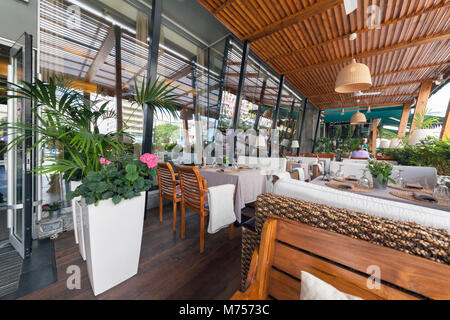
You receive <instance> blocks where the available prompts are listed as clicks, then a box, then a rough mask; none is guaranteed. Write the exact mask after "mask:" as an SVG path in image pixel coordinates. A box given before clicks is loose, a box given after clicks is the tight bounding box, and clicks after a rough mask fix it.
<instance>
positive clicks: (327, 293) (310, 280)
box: [300, 271, 363, 300]
mask: <svg viewBox="0 0 450 320" xmlns="http://www.w3.org/2000/svg"><path fill="white" fill-rule="evenodd" d="M301 273H302V283H301V284H302V289H301V292H300V300H363V299H361V298H360V297H356V296H352V295H350V294H347V293H343V292H341V291H339V290H338V289H336V288H335V287H333V286H332V285H330V284H328V283H326V282H325V281H322V280H320V279H319V278H316V277H315V276H313V275H312V274H310V273H308V272H306V271H302V272H301Z"/></svg>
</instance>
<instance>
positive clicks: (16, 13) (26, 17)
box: [0, 0, 39, 47]
mask: <svg viewBox="0 0 450 320" xmlns="http://www.w3.org/2000/svg"><path fill="white" fill-rule="evenodd" d="M28 1H29V2H28V3H27V2H25V1H23V0H1V1H0V13H1V17H0V37H1V38H4V39H7V40H11V41H16V40H17V39H18V38H19V37H20V36H21V35H22V34H23V33H24V32H28V33H29V34H31V35H32V36H33V47H36V46H37V39H36V37H37V14H38V1H39V0H28Z"/></svg>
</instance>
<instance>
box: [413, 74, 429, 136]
mask: <svg viewBox="0 0 450 320" xmlns="http://www.w3.org/2000/svg"><path fill="white" fill-rule="evenodd" d="M432 86H433V82H432V81H431V80H429V81H426V82H424V83H423V84H422V86H421V87H420V92H419V97H418V98H417V104H416V110H415V111H414V117H413V120H412V123H411V130H409V133H411V132H413V131H414V130H415V129H417V128H416V126H415V124H414V121H415V119H416V117H417V115H418V114H419V113H421V112H424V111H425V109H426V107H427V103H428V98H429V97H430V93H431V87H432Z"/></svg>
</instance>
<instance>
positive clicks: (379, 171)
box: [367, 159, 395, 189]
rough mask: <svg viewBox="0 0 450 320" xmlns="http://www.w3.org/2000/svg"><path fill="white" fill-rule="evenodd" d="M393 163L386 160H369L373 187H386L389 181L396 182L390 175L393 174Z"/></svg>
mask: <svg viewBox="0 0 450 320" xmlns="http://www.w3.org/2000/svg"><path fill="white" fill-rule="evenodd" d="M392 168H393V166H392V164H390V163H388V162H386V161H377V160H374V159H372V160H369V162H368V164H367V169H369V172H370V174H371V175H372V180H373V187H374V188H375V189H386V186H387V184H388V182H389V181H390V182H392V183H395V180H394V179H392V178H391V177H390V176H391V174H392Z"/></svg>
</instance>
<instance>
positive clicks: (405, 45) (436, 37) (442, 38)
mask: <svg viewBox="0 0 450 320" xmlns="http://www.w3.org/2000/svg"><path fill="white" fill-rule="evenodd" d="M448 39H450V32H445V33H440V34H436V35H432V36H426V37H423V38H420V39H417V40H412V41H404V42H401V43H397V44H395V45H392V46H389V47H385V48H381V49H374V50H370V51H366V52H362V53H358V54H356V55H355V56H354V58H355V59H364V58H368V57H371V56H377V55H382V54H384V53H387V52H391V51H397V50H402V49H407V48H411V47H417V46H421V45H424V44H427V43H431V42H437V41H445V40H448ZM351 60H352V57H351V56H347V57H343V58H338V59H334V60H330V61H323V62H320V63H317V64H313V65H310V66H306V67H301V68H297V69H293V70H283V71H281V72H280V73H282V74H285V75H290V74H297V73H305V72H308V71H312V70H315V69H320V68H325V67H329V66H332V65H335V64H339V63H344V62H347V61H351Z"/></svg>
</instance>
